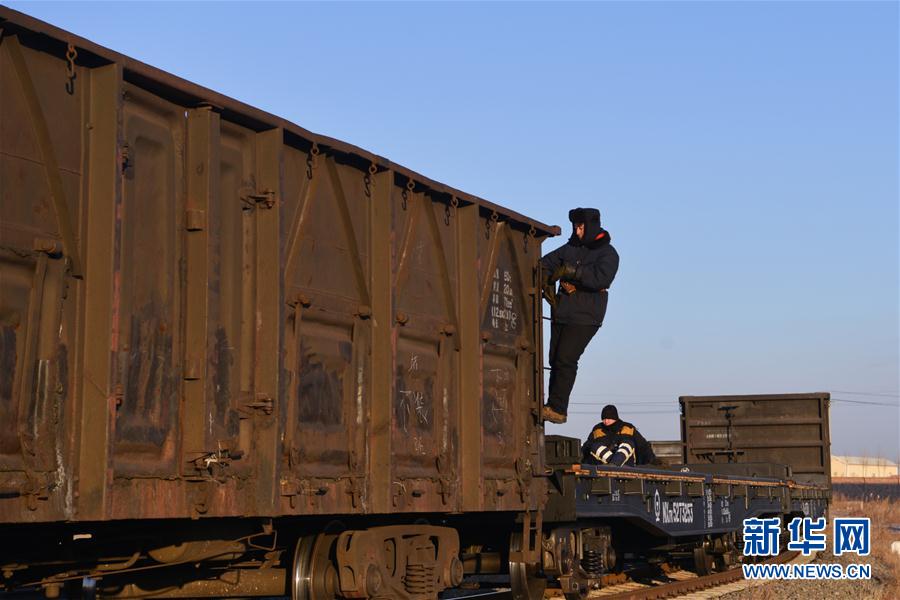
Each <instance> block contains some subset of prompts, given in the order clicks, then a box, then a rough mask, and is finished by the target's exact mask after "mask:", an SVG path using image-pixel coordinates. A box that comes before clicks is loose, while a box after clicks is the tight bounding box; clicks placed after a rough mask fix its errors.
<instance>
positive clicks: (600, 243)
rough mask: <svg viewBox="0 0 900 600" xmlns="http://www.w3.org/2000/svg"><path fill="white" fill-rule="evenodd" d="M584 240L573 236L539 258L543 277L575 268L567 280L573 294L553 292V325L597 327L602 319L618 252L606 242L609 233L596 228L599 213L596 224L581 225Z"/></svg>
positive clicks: (598, 226) (601, 323)
mask: <svg viewBox="0 0 900 600" xmlns="http://www.w3.org/2000/svg"><path fill="white" fill-rule="evenodd" d="M584 240H585V241H582V240H580V239H578V237H577V236H576V235H575V234H574V233H573V234H572V237H571V238H569V241H568V242H567V243H566V244H565V245H564V246H560V247H559V248H557V249H556V250H554V251H552V252H550V253H549V254H547V255H546V256H545V257H544V258H542V259H541V267H542V269H543V272H544V277H545V278H547V277H549V276H550V275H552V274H553V271H555V270H556V268H557V267H559V266H560V265H562V264H564V263H568V264H570V265H572V266H573V267H575V278H574V279H571V280H568V281H569V282H570V283H572V284H574V285H575V292H573V293H571V294H566V293H564V292H561V291H559V292H557V295H556V310H554V311H553V312H552V314H551V318H552V319H553V322H555V323H569V324H573V325H596V326H598V327H599V326H600V325H603V317H604V316H606V305H607V302H608V298H609V294H608V293H607V291H606V290H607V288H609V286H611V285H612V282H613V279H615V277H616V271H618V270H619V253H618V252H616V249H615V248H613V247H612V244H610V243H609V242H610V236H609V232H608V231H606V230H605V229H603V228H602V227H600V220H599V213H597V220H596V221H591V222H589V223H586V224H585V232H584Z"/></svg>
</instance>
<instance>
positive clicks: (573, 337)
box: [547, 323, 600, 415]
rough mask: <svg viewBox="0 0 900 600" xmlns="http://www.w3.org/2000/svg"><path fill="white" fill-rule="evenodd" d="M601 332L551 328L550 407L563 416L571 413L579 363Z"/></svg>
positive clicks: (563, 326)
mask: <svg viewBox="0 0 900 600" xmlns="http://www.w3.org/2000/svg"><path fill="white" fill-rule="evenodd" d="M598 329H600V327H599V326H598V325H573V324H569V323H551V324H550V392H549V394H548V396H549V397H548V399H547V404H548V405H549V406H550V408H552V409H553V410H555V411H556V412H558V413H560V414H563V415H565V414H567V413H568V410H569V394H571V393H572V387H573V386H574V385H575V375H576V374H577V373H578V359H579V358H581V355H582V354H583V353H584V349H585V348H587V345H588V343H590V341H591V339H592V338H593V337H594V335H595V334H596V333H597V330H598Z"/></svg>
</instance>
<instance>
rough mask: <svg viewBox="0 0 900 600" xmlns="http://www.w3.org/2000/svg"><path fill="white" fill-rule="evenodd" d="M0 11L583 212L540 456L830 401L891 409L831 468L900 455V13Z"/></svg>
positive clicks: (530, 208)
mask: <svg viewBox="0 0 900 600" xmlns="http://www.w3.org/2000/svg"><path fill="white" fill-rule="evenodd" d="M8 5H9V6H11V7H13V8H16V9H17V10H21V11H23V12H26V13H28V14H31V15H33V16H36V17H38V18H41V19H43V20H46V21H49V22H51V23H53V24H55V25H57V26H60V27H62V28H63V29H67V30H69V31H72V32H74V33H77V34H79V35H82V36H84V37H87V38H89V39H92V40H94V41H96V42H98V43H100V44H102V45H105V46H107V47H110V48H112V49H114V50H117V51H119V52H122V53H124V54H127V55H130V56H132V57H135V58H137V59H140V60H142V61H145V62H148V63H150V64H153V65H155V66H158V67H160V68H162V69H164V70H167V71H170V72H172V73H175V74H177V75H180V76H182V77H185V78H187V79H191V80H193V81H196V82H197V83H200V84H202V85H205V86H207V87H211V88H213V89H216V90H218V91H221V92H223V93H225V94H227V95H229V96H232V97H235V98H237V99H240V100H243V101H245V102H248V103H250V104H253V105H256V106H258V107H260V108H262V109H264V110H267V111H269V112H272V113H275V114H278V115H280V116H283V117H286V118H288V119H289V120H291V121H293V122H295V123H297V124H299V125H301V126H303V127H306V128H307V129H310V130H312V131H316V132H319V133H323V134H326V135H329V136H332V137H336V138H340V139H343V140H346V141H349V142H351V143H354V144H357V145H359V146H362V147H364V148H366V149H368V150H371V151H374V152H377V153H379V154H381V155H384V156H387V157H389V158H390V159H391V160H394V161H396V162H399V163H401V164H404V165H406V166H408V167H411V168H413V169H415V170H417V171H419V172H421V173H423V174H425V175H427V176H429V177H431V178H434V179H437V180H440V181H444V182H446V183H448V184H451V185H453V186H455V187H458V188H460V189H463V190H466V191H468V192H471V193H474V194H477V195H480V196H482V197H485V198H488V199H490V200H492V201H494V202H497V203H500V204H503V205H506V206H509V207H511V208H513V209H515V210H518V211H519V212H522V213H525V214H528V215H530V216H533V217H535V218H538V219H541V220H543V221H545V222H548V223H554V224H560V225H563V226H566V225H567V224H566V223H565V221H566V212H567V210H568V209H569V208H571V207H573V206H596V207H598V208H600V210H601V211H602V213H603V222H604V225H605V226H606V227H607V229H609V231H610V232H611V234H612V238H613V244H614V245H615V246H616V247H617V249H618V250H619V253H620V254H621V256H622V264H621V270H620V274H619V277H618V278H617V280H616V283H615V285H614V287H613V289H612V290H611V296H610V305H609V313H608V315H607V320H606V323H605V324H604V326H603V329H602V330H601V331H600V333H599V334H598V336H597V338H595V341H594V342H593V344H592V345H591V347H590V348H589V350H588V351H587V353H586V354H585V356H584V358H583V359H582V368H583V371H582V374H581V375H580V376H579V379H578V382H577V384H576V388H575V392H574V395H573V399H572V401H573V404H572V406H571V411H572V415H571V418H570V422H569V423H568V424H567V425H565V426H561V427H548V432H550V433H564V434H569V435H577V436H579V437H583V436H584V435H585V434H586V433H587V431H588V430H589V428H590V426H591V425H592V424H593V423H594V422H596V421H597V419H598V416H597V413H599V410H600V407H602V405H603V404H605V403H607V402H613V403H615V404H617V405H618V406H619V412H620V414H621V415H622V416H623V418H625V419H627V420H631V421H633V422H635V423H636V424H637V425H638V426H639V427H640V428H641V429H642V431H643V432H644V434H645V435H646V436H647V437H648V438H651V439H673V438H677V437H678V421H677V403H676V398H677V396H678V395H682V394H707V393H769V392H803V391H832V392H833V393H834V397H835V398H840V399H844V400H855V401H864V402H879V403H886V404H893V405H894V407H889V406H880V405H872V404H858V403H850V402H835V403H834V404H833V407H832V440H833V451H834V452H835V453H854V454H881V455H886V456H888V457H890V458H894V459H896V458H897V457H898V454H900V447H898V438H900V408H897V405H898V402H900V399H898V387H900V386H898V379H900V367H898V364H900V353H898V346H900V337H898V327H900V323H898V289H900V279H898V270H900V269H898V267H900V260H898V253H900V237H898V230H900V222H898V159H900V157H898V125H900V124H898V50H900V49H898V17H900V15H898V4H897V3H891V2H881V3H876V2H869V3H867V2H848V3H840V2H828V3H817V2H800V3H776V2H746V3H730V2H729V3H726V2H718V3H686V2H666V3H649V2H647V3H573V4H561V3H553V4H543V3H527V4H517V3H492V4H475V3H463V4H440V3H394V4H391V3H361V4H352V3H329V4H309V3H303V4H293V3H271V4H266V3H254V4H247V3H224V4H217V3H196V4H190V3H189V4H182V3H179V4H175V3H160V4H144V3H127V4H114V3H94V4H92V3H22V2H12V3H8ZM562 241H563V240H562V239H556V240H550V241H549V242H548V243H547V244H546V245H545V249H546V250H547V251H549V250H551V249H552V248H554V247H556V246H557V245H558V244H559V243H561V242H562ZM866 394H881V395H866Z"/></svg>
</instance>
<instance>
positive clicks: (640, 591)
mask: <svg viewBox="0 0 900 600" xmlns="http://www.w3.org/2000/svg"><path fill="white" fill-rule="evenodd" d="M813 558H815V555H813V556H809V557H804V556H803V555H801V554H799V553H798V552H784V553H782V554H779V555H778V556H775V557H773V558H771V559H769V560H767V561H764V562H765V563H766V564H777V563H792V562H809V561H810V560H812V559H813ZM749 585H751V582H749V581H746V580H744V578H743V570H742V569H740V568H735V569H729V570H728V571H722V572H720V573H713V574H711V575H706V576H703V577H699V576H698V575H697V574H696V573H693V572H691V571H684V570H682V571H673V572H670V573H667V574H665V575H662V574H661V575H659V576H658V577H657V578H655V579H654V578H652V577H651V578H647V579H644V580H643V581H628V582H625V583H621V584H616V585H611V586H608V587H605V588H603V589H600V590H595V591H592V592H590V593H589V594H588V595H587V600H595V599H602V600H654V599H658V598H673V599H675V600H710V599H712V598H718V597H719V596H721V595H724V594H728V593H731V592H736V591H739V590H741V589H744V588H745V587H748V586H749ZM545 598H547V599H550V598H553V599H557V598H563V594H562V592H561V591H560V590H547V594H546V595H545Z"/></svg>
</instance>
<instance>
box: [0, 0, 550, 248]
mask: <svg viewBox="0 0 900 600" xmlns="http://www.w3.org/2000/svg"><path fill="white" fill-rule="evenodd" d="M0 26H2V27H4V28H7V29H9V30H18V29H20V28H21V29H22V30H25V31H27V32H35V33H38V34H40V37H39V38H38V39H35V40H34V43H35V44H39V45H41V46H42V47H45V48H46V49H48V50H50V51H53V52H56V53H58V54H60V55H63V54H65V51H66V44H67V43H71V44H73V45H74V46H75V47H76V48H77V52H78V59H77V60H78V62H79V64H82V63H83V64H88V65H90V66H92V67H93V66H97V65H98V64H109V63H115V64H118V65H120V66H121V67H122V69H123V73H124V77H125V80H126V81H132V82H134V83H137V84H138V85H140V86H141V87H144V88H147V89H151V90H153V91H155V92H156V93H157V94H159V95H160V96H163V97H171V98H173V99H174V100H175V101H176V102H178V103H179V104H182V105H184V106H187V107H196V106H200V105H210V106H215V107H217V108H218V109H219V110H221V112H222V114H223V116H225V117H226V118H228V119H229V120H231V121H234V122H238V123H241V124H243V125H244V126H246V127H248V128H250V129H252V130H254V131H263V130H266V129H272V128H281V129H284V130H285V131H286V132H288V133H289V134H291V135H296V136H297V137H299V138H302V139H304V140H307V141H311V142H312V141H315V142H316V143H318V144H319V146H321V147H327V148H329V149H331V150H333V151H335V152H338V153H342V154H347V155H352V156H353V157H355V158H356V159H358V160H361V161H362V162H363V163H364V164H369V163H371V162H375V163H376V164H378V165H379V167H380V168H382V169H389V170H391V171H394V172H396V173H399V174H401V175H402V176H403V177H405V178H412V179H415V180H416V181H417V182H419V183H420V184H422V185H424V186H427V187H428V188H429V189H430V190H433V191H435V192H438V193H441V194H446V195H452V196H456V197H458V198H460V199H461V200H463V201H464V202H466V203H472V204H477V205H479V206H482V207H484V208H485V209H487V210H491V211H497V212H498V213H499V214H501V215H503V216H504V217H505V218H506V219H508V220H511V221H514V222H516V223H519V224H522V225H524V226H526V228H527V227H530V226H532V225H533V226H534V227H535V228H536V229H537V230H538V231H539V232H540V233H541V234H543V235H559V234H560V229H559V227H558V226H555V225H546V224H544V223H541V222H540V221H536V220H534V219H531V218H529V217H527V216H525V215H522V214H520V213H518V212H516V211H513V210H510V209H509V208H506V207H504V206H501V205H499V204H494V203H492V202H489V201H487V200H485V199H483V198H479V197H477V196H474V195H471V194H467V193H465V192H463V191H461V190H458V189H455V188H453V187H451V186H448V185H446V184H443V183H440V182H438V181H434V180H432V179H429V178H427V177H425V176H424V175H421V174H419V173H416V172H414V171H411V170H409V169H407V168H405V167H403V166H402V165H399V164H396V163H394V162H392V161H390V160H388V159H387V158H384V157H381V156H378V155H376V154H373V153H371V152H368V151H366V150H364V149H362V148H359V147H357V146H354V145H352V144H348V143H347V142H343V141H341V140H336V139H334V138H330V137H327V136H323V135H319V134H315V133H313V132H310V131H308V130H306V129H304V128H302V127H300V126H298V125H295V124H293V123H291V122H289V121H287V120H285V119H282V118H281V117H278V116H276V115H272V114H270V113H267V112H265V111H262V110H260V109H258V108H256V107H253V106H250V105H248V104H244V103H243V102H240V101H238V100H235V99H233V98H229V97H228V96H225V95H223V94H220V93H218V92H215V91H213V90H210V89H208V88H204V87H202V86H200V85H197V84H196V83H193V82H191V81H188V80H185V79H182V78H181V77H177V76H175V75H172V74H171V73H167V72H165V71H163V70H161V69H158V68H156V67H153V66H151V65H148V64H145V63H142V62H140V61H138V60H135V59H133V58H130V57H128V56H125V55H123V54H120V53H118V52H115V51H113V50H110V49H108V48H105V47H103V46H101V45H99V44H96V43H94V42H92V41H90V40H86V39H84V38H81V37H79V36H77V35H74V34H72V33H70V32H68V31H65V30H63V29H60V28H58V27H55V26H53V25H50V24H49V23H45V22H43V21H40V20H38V19H35V18H33V17H30V16H28V15H26V14H24V13H21V12H18V11H16V10H13V9H10V8H8V7H5V6H0ZM76 81H77V78H76ZM76 85H77V84H76Z"/></svg>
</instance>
